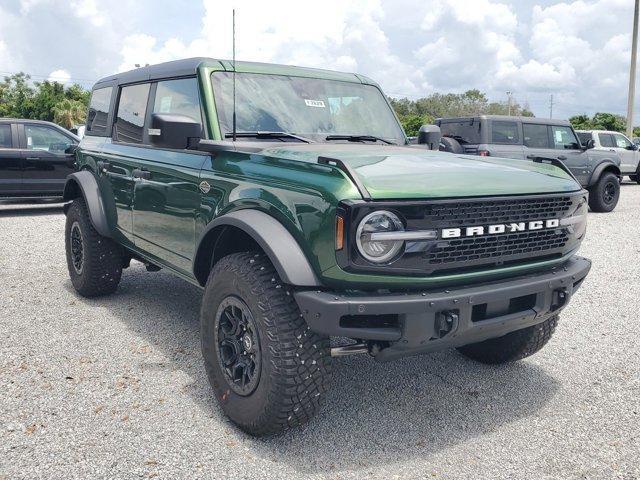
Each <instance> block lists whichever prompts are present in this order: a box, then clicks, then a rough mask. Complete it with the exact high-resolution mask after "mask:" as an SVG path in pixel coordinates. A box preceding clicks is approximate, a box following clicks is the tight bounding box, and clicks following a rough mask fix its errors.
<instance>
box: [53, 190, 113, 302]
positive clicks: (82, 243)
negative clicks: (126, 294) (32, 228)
mask: <svg viewBox="0 0 640 480" xmlns="http://www.w3.org/2000/svg"><path fill="white" fill-rule="evenodd" d="M64 238H65V250H66V254H67V267H68V269H69V276H70V277H71V283H72V284H73V288H75V289H76V291H77V292H78V293H79V294H80V295H82V296H83V297H98V296H101V295H108V294H110V293H113V292H115V291H116V289H117V288H118V284H119V283H120V278H121V276H122V266H123V250H122V247H121V246H120V245H118V244H117V243H116V242H114V241H113V240H112V239H110V238H107V237H103V236H102V235H100V234H99V233H98V232H97V231H96V229H95V228H93V225H92V223H91V218H90V216H89V211H88V210H87V206H86V204H85V202H84V199H82V198H76V199H75V200H74V201H73V203H72V204H71V206H70V207H69V210H68V211H67V220H66V225H65V235H64Z"/></svg>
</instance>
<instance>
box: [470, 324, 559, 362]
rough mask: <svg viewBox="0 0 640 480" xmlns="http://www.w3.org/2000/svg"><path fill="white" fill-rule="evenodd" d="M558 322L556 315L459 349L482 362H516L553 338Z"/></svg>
mask: <svg viewBox="0 0 640 480" xmlns="http://www.w3.org/2000/svg"><path fill="white" fill-rule="evenodd" d="M557 324H558V316H557V315H556V316H553V317H551V318H549V319H548V320H546V321H544V322H542V323H539V324H538V325H533V326H532V327H527V328H523V329H522V330H516V331H515V332H511V333H508V334H506V335H505V336H503V337H499V338H491V339H489V340H485V341H484V342H479V343H472V344H470V345H465V346H464V347H459V348H458V351H459V352H460V353H462V354H463V355H464V356H465V357H468V358H470V359H472V360H476V361H477V362H481V363H488V364H500V363H508V362H515V361H517V360H521V359H523V358H526V357H528V356H530V355H533V354H534V353H536V352H537V351H538V350H540V349H541V348H542V347H544V346H545V345H546V344H547V342H548V341H549V340H550V339H551V336H552V335H553V332H554V331H555V329H556V325H557Z"/></svg>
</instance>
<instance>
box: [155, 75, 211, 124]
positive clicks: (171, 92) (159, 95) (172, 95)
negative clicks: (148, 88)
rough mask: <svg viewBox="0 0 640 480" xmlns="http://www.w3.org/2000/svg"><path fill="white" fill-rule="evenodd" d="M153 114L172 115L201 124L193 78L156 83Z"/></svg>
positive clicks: (196, 86)
mask: <svg viewBox="0 0 640 480" xmlns="http://www.w3.org/2000/svg"><path fill="white" fill-rule="evenodd" d="M153 113H172V114H176V115H184V116H186V117H189V118H191V119H192V120H195V121H196V122H200V123H202V116H201V114H200V96H199V95H198V83H197V82H196V79H195V78H184V79H181V80H167V81H164V82H158V87H157V89H156V98H155V101H154V105H153Z"/></svg>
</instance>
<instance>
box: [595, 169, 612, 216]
mask: <svg viewBox="0 0 640 480" xmlns="http://www.w3.org/2000/svg"><path fill="white" fill-rule="evenodd" d="M619 198H620V181H619V180H618V177H617V176H616V175H615V174H614V173H611V172H605V173H603V174H602V175H601V176H600V178H599V179H598V181H597V182H596V184H595V185H593V186H592V187H590V188H589V207H591V210H592V211H594V212H610V211H612V210H613V209H614V208H616V205H617V204H618V199H619Z"/></svg>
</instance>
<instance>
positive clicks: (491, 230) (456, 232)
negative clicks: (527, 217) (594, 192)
mask: <svg viewBox="0 0 640 480" xmlns="http://www.w3.org/2000/svg"><path fill="white" fill-rule="evenodd" d="M559 226H560V220H558V219H557V218H553V219H549V220H534V221H531V222H515V223H499V224H497V225H486V226H477V227H475V226H474V227H461V228H443V229H442V230H441V231H440V238H460V237H479V236H483V235H498V234H501V233H513V232H525V231H527V230H543V229H545V228H556V227H559Z"/></svg>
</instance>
